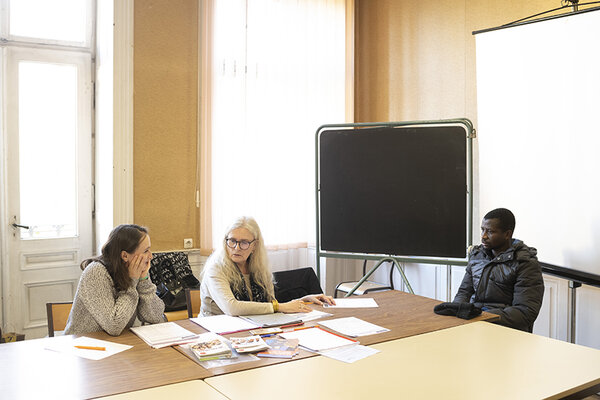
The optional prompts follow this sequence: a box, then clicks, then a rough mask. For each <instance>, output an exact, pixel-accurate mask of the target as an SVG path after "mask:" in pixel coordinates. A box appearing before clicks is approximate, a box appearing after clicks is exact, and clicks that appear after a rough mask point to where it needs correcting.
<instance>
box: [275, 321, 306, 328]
mask: <svg viewBox="0 0 600 400" xmlns="http://www.w3.org/2000/svg"><path fill="white" fill-rule="evenodd" d="M300 325H304V322H298V323H296V324H289V325H282V326H280V328H281V329H283V328H291V327H292V326H300Z"/></svg>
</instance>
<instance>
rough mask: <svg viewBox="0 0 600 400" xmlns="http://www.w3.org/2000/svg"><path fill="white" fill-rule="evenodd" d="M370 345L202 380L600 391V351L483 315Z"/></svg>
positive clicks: (552, 393)
mask: <svg viewBox="0 0 600 400" xmlns="http://www.w3.org/2000/svg"><path fill="white" fill-rule="evenodd" d="M372 347H373V348H376V349H378V350H380V351H381V352H380V353H378V354H375V355H373V356H371V357H368V358H366V359H363V360H360V361H358V362H356V363H353V364H346V363H343V362H339V361H335V360H332V359H329V358H326V357H313V358H307V359H303V360H299V361H296V362H292V363H286V364H279V365H273V366H269V367H265V368H260V369H251V370H247V371H242V372H236V373H232V374H226V375H221V376H216V377H212V378H207V379H205V382H206V383H208V384H209V385H211V386H212V387H213V388H215V389H216V390H218V391H219V392H221V393H222V394H224V395H225V396H227V397H228V398H229V399H232V400H238V399H240V400H241V399H243V400H251V399H257V400H258V399H260V400H264V399H267V398H272V397H275V396H276V397H284V398H286V399H288V400H293V399H301V400H305V399H314V398H323V399H327V398H329V399H366V398H372V399H381V398H407V399H461V400H468V399H477V400H479V399H486V400H487V399H491V400H494V399H499V400H500V399H501V400H505V399H558V398H563V397H565V396H569V395H574V394H575V393H580V394H582V395H584V394H586V391H588V393H587V394H589V393H592V392H594V391H598V390H600V350H596V349H592V348H588V347H584V346H579V345H574V344H571V343H566V342H562V341H558V340H554V339H549V338H546V337H542V336H537V335H533V334H530V333H525V332H521V331H517V330H514V329H510V328H505V327H502V326H498V325H494V324H488V323H484V322H477V323H474V324H466V325H462V326H456V327H454V328H449V329H444V330H438V331H434V332H430V333H427V334H423V335H417V336H412V337H409V338H404V339H400V340H393V341H389V342H385V343H379V344H376V345H373V346H372ZM300 387H301V389H299V388H300ZM590 391H591V392H590Z"/></svg>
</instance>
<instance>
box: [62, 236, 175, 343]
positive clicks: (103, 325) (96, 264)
mask: <svg viewBox="0 0 600 400" xmlns="http://www.w3.org/2000/svg"><path fill="white" fill-rule="evenodd" d="M150 260H152V252H151V251H150V236H149V235H148V230H147V229H146V228H144V227H142V226H138V225H119V226H117V227H116V228H114V229H113V230H112V232H111V233H110V235H109V236H108V241H107V242H106V243H105V244H104V246H102V254H101V255H100V256H98V257H93V258H88V259H86V260H84V261H83V262H82V263H81V269H82V270H83V273H82V274H81V278H80V279H79V286H78V287H77V292H76V293H75V300H74V301H73V307H72V308H71V314H69V320H68V321H67V326H66V328H65V334H67V335H71V334H83V333H88V332H98V331H105V332H106V333H108V334H109V335H113V336H117V335H120V334H121V332H123V330H124V329H126V328H130V327H131V326H132V325H133V323H134V322H135V319H136V317H137V318H138V319H139V320H140V321H142V322H148V323H152V324H155V323H159V322H164V314H163V312H164V308H165V305H164V303H163V302H162V300H161V299H159V298H158V296H157V295H156V286H155V285H154V284H153V283H152V281H150V277H149V275H148V270H149V269H150Z"/></svg>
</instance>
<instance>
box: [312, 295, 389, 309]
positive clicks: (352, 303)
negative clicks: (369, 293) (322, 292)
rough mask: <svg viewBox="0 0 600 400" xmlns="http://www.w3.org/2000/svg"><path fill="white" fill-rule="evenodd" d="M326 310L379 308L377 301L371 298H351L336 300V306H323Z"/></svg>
mask: <svg viewBox="0 0 600 400" xmlns="http://www.w3.org/2000/svg"><path fill="white" fill-rule="evenodd" d="M323 307H326V308H372V307H379V305H378V304H377V302H376V301H375V299H373V298H370V297H356V298H355V297H349V298H345V297H344V298H341V299H335V305H329V304H323Z"/></svg>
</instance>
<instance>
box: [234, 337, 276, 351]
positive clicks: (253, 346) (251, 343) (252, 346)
mask: <svg viewBox="0 0 600 400" xmlns="http://www.w3.org/2000/svg"><path fill="white" fill-rule="evenodd" d="M229 341H230V342H231V346H232V347H233V348H234V349H235V351H237V352H238V353H256V352H257V351H262V350H266V349H268V348H269V346H268V345H267V344H266V343H265V341H264V340H263V339H262V338H261V337H260V336H258V335H256V336H244V337H230V338H229Z"/></svg>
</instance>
